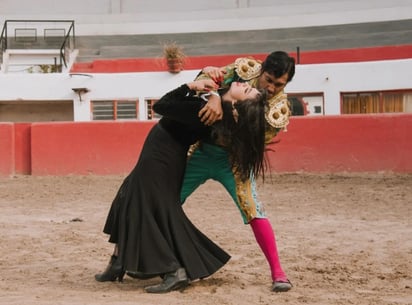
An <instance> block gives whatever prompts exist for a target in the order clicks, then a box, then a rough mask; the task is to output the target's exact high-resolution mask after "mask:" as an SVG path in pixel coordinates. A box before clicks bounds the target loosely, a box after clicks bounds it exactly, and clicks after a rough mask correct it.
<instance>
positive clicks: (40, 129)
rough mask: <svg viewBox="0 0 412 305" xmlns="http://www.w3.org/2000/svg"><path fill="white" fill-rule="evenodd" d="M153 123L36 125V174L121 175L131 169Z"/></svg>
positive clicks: (33, 131)
mask: <svg viewBox="0 0 412 305" xmlns="http://www.w3.org/2000/svg"><path fill="white" fill-rule="evenodd" d="M152 126H153V122H122V123H116V122H84V123H83V122H77V123H76V122H67V123H35V124H33V125H32V149H31V151H32V174H33V175H67V174H81V175H87V174H97V175H105V174H118V173H126V172H128V171H130V170H131V168H132V166H133V165H134V164H135V162H136V161H137V157H138V155H139V153H140V151H141V148H142V146H143V141H144V139H145V137H146V135H147V133H148V132H149V130H150V128H151V127H152Z"/></svg>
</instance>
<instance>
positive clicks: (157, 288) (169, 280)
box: [145, 268, 189, 293]
mask: <svg viewBox="0 0 412 305" xmlns="http://www.w3.org/2000/svg"><path fill="white" fill-rule="evenodd" d="M188 285H189V279H188V278H187V275H186V270H185V269H184V268H179V269H177V270H176V271H175V272H171V273H166V274H165V276H164V278H163V282H161V283H160V284H157V285H153V286H147V287H145V290H146V292H148V293H165V292H169V291H172V290H179V289H183V288H185V287H186V286H188Z"/></svg>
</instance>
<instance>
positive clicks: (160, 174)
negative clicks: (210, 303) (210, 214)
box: [103, 124, 230, 280]
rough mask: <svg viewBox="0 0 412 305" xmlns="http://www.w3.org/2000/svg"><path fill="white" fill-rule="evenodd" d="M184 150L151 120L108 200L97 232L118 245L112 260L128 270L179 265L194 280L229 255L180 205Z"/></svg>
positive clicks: (163, 270)
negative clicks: (100, 230)
mask: <svg viewBox="0 0 412 305" xmlns="http://www.w3.org/2000/svg"><path fill="white" fill-rule="evenodd" d="M187 149H188V146H186V145H182V144H181V143H179V142H177V141H176V140H175V139H174V138H173V137H172V136H171V135H170V134H169V133H168V132H167V131H166V130H164V129H163V127H161V125H160V124H156V125H155V126H154V127H153V128H152V130H151V131H150V132H149V135H148V137H147V138H146V141H145V144H144V147H143V149H142V151H141V154H140V158H139V160H138V162H137V164H136V166H135V168H134V169H133V171H132V172H131V173H130V174H129V175H128V176H127V177H126V178H125V180H124V181H123V183H122V185H121V186H120V188H119V190H118V192H117V194H116V196H115V198H114V200H113V203H112V206H111V208H110V211H109V214H108V216H107V220H106V223H105V226H104V230H103V232H105V233H106V234H109V235H110V237H109V242H112V243H116V244H117V245H118V249H119V255H118V259H120V262H121V263H122V264H123V266H124V268H125V269H126V270H128V271H137V272H142V273H145V274H164V273H167V272H173V271H175V270H176V269H178V268H180V267H184V268H185V269H186V273H187V275H188V277H189V278H190V279H191V280H194V279H199V278H205V277H207V276H209V275H211V274H212V273H214V272H216V271H217V270H218V269H219V268H221V267H222V266H223V265H224V264H225V263H226V262H227V261H228V260H229V259H230V256H229V255H228V254H227V253H226V252H225V251H224V250H222V249H221V248H220V247H219V246H217V245H216V244H215V243H213V242H212V241H211V240H210V239H209V238H208V237H206V236H205V235H204V234H203V233H202V232H200V231H199V230H198V229H197V228H196V227H195V226H194V225H193V223H192V222H191V221H190V220H189V219H188V218H187V216H186V214H185V213H184V211H183V209H182V206H181V204H180V190H181V185H182V181H183V175H184V170H185V165H186V154H187Z"/></svg>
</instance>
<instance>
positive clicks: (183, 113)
mask: <svg viewBox="0 0 412 305" xmlns="http://www.w3.org/2000/svg"><path fill="white" fill-rule="evenodd" d="M193 94H194V91H193V90H190V88H189V87H188V86H187V85H186V84H185V85H182V86H180V87H178V88H176V89H174V90H172V91H170V92H168V93H166V94H165V95H164V96H163V97H161V98H160V100H158V101H157V102H156V103H155V104H154V105H153V110H154V111H155V112H157V113H158V114H160V115H162V116H163V117H166V118H168V119H171V120H175V121H177V122H180V123H183V124H191V125H192V124H199V123H201V122H200V120H199V117H198V113H199V110H200V109H201V108H202V107H203V106H204V105H205V103H206V102H205V101H204V100H203V99H201V98H199V97H196V96H193Z"/></svg>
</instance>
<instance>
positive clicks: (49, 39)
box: [0, 20, 75, 67]
mask: <svg viewBox="0 0 412 305" xmlns="http://www.w3.org/2000/svg"><path fill="white" fill-rule="evenodd" d="M74 48H75V30H74V20H6V21H5V22H4V25H3V29H2V31H1V36H0V64H2V63H3V54H4V52H5V51H6V50H9V49H23V50H51V49H57V50H59V57H60V58H59V60H60V65H64V66H65V67H67V61H68V56H69V55H70V51H73V50H74Z"/></svg>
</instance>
